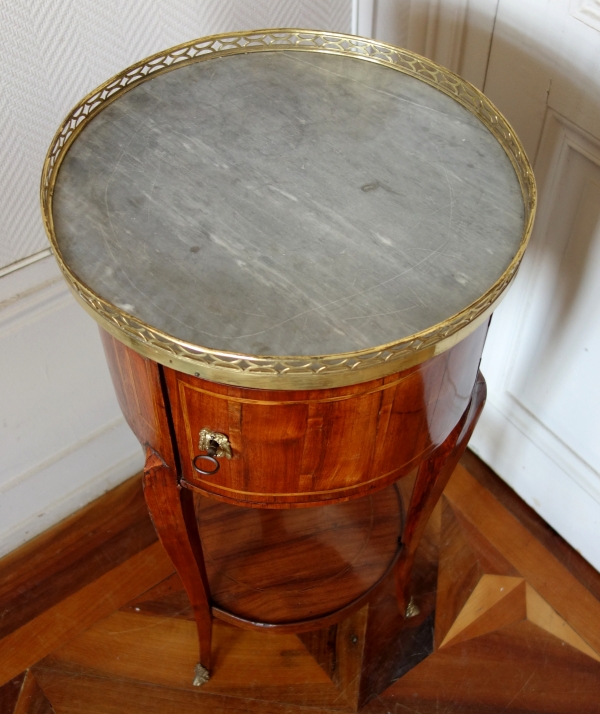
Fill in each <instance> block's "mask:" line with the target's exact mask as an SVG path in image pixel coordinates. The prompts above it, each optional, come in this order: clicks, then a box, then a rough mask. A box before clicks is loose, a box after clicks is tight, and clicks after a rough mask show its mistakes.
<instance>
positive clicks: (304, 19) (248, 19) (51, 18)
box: [0, 0, 351, 268]
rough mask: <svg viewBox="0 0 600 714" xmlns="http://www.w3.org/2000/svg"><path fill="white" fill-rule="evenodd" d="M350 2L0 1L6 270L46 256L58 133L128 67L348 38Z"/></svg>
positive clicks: (1, 209)
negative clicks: (201, 41) (300, 31)
mask: <svg viewBox="0 0 600 714" xmlns="http://www.w3.org/2000/svg"><path fill="white" fill-rule="evenodd" d="M350 23H351V0H320V1H318V2H316V1H314V0H312V1H311V0H254V1H253V2H247V0H120V1H118V2H117V0H102V2H94V0H78V2H72V1H71V0H23V1H22V2H9V1H8V0H0V64H1V65H2V74H1V78H0V83H1V96H2V103H1V104H0V136H1V138H2V141H0V268H1V267H3V266H6V265H9V264H11V263H13V262H16V261H18V260H21V259H22V258H25V257H27V256H28V255H31V254H32V253H36V252H37V251H40V250H43V249H44V248H45V247H46V239H45V237H44V233H43V230H42V225H41V221H40V219H39V208H38V185H39V177H40V173H41V167H42V162H43V160H44V155H45V152H46V150H47V148H48V145H49V143H50V140H51V139H52V136H53V134H54V132H55V130H56V129H57V127H58V124H59V123H60V121H61V120H62V118H63V117H64V116H65V114H66V113H67V112H68V110H69V109H70V108H71V106H73V105H74V104H75V103H76V102H77V101H78V100H79V99H80V98H81V97H82V96H84V95H85V94H87V93H88V92H89V91H91V90H92V89H94V87H96V86H97V85H98V84H100V83H101V82H103V81H104V80H106V79H108V78H109V77H111V76H112V75H113V74H115V73H117V72H118V71H119V70H121V69H123V68H124V67H126V66H128V65H130V64H132V63H133V62H136V61H138V60H140V59H142V58H144V57H146V56H148V55H150V54H152V53H154V52H158V51H159V50H162V49H165V48H167V47H171V46H172V45H175V44H179V43H181V42H185V41H186V40H190V39H193V38H195V37H200V36H202V35H207V34H212V33H217V32H228V31H230V30H245V29H248V30H249V29H257V28H262V27H284V26H285V27H310V28H313V29H324V30H338V31H341V32H349V31H350Z"/></svg>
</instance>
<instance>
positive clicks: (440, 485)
mask: <svg viewBox="0 0 600 714" xmlns="http://www.w3.org/2000/svg"><path fill="white" fill-rule="evenodd" d="M486 394H487V390H486V385H485V379H484V378H483V375H482V374H481V372H478V373H477V379H476V380H475V386H474V387H473V391H472V393H471V401H470V402H469V406H468V407H467V409H466V411H465V414H464V415H463V417H462V418H461V420H460V421H459V423H458V424H457V426H456V427H455V428H454V430H453V431H452V433H451V434H450V436H448V438H447V439H446V441H444V443H443V444H442V445H441V446H440V447H439V448H438V449H437V450H436V451H435V452H434V453H433V455H432V456H431V457H430V458H429V459H427V461H424V462H423V463H422V464H421V466H420V467H419V471H418V473H417V478H416V480H415V485H414V487H413V492H412V496H411V498H410V505H409V507H408V512H407V515H406V524H405V526H404V533H403V535H402V543H403V546H404V547H403V549H402V552H401V554H400V557H399V558H398V562H397V564H396V570H395V576H396V593H397V598H398V607H399V608H400V612H401V613H402V614H403V615H405V617H411V616H412V615H416V614H418V608H416V605H415V604H414V603H413V602H412V600H411V598H410V580H411V573H412V567H413V564H414V560H415V553H416V551H417V547H418V545H419V541H420V540H421V536H422V535H423V531H424V530H425V526H426V525H427V521H428V520H429V517H430V516H431V513H432V511H433V509H434V507H435V504H436V503H437V502H438V500H439V499H440V497H441V495H442V492H443V490H444V489H445V488H446V484H447V483H448V479H449V478H450V476H451V475H452V473H453V471H454V469H455V468H456V466H457V464H458V461H459V459H460V457H461V456H462V454H463V451H464V450H465V448H466V447H467V443H468V442H469V439H470V438H471V434H472V433H473V429H474V428H475V425H476V424H477V420H478V419H479V415H480V414H481V410H482V409H483V405H484V403H485V398H486Z"/></svg>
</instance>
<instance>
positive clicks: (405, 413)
mask: <svg viewBox="0 0 600 714" xmlns="http://www.w3.org/2000/svg"><path fill="white" fill-rule="evenodd" d="M486 333H487V323H486V324H484V325H482V326H481V327H479V328H478V329H477V330H475V331H474V332H473V333H472V334H470V335H469V336H468V337H466V338H465V339H464V340H462V341H461V342H460V343H458V344H457V345H455V346H454V347H453V348H451V349H450V350H447V351H446V352H443V353H442V354H439V355H437V356H436V357H434V358H432V359H430V360H428V361H426V362H423V363H421V364H419V365H416V366H414V367H411V368H409V369H406V370H404V371H402V372H400V373H397V374H393V375H389V376H387V377H384V378H381V379H377V380H373V381H369V382H366V383H363V384H358V385H353V386H350V387H339V388H335V389H320V390H303V391H289V390H286V391H284V390H262V389H261V390H258V389H248V388H240V387H232V386H226V385H222V384H216V383H212V382H207V381H205V380H202V379H200V378H197V377H192V376H189V375H186V374H183V373H181V372H176V371H174V370H171V369H169V368H167V367H163V366H161V365H159V364H157V363H156V362H153V361H151V360H148V359H146V358H144V357H142V356H140V355H139V354H138V353H136V352H135V351H133V350H131V349H130V348H128V347H126V346H125V345H123V344H122V343H120V342H119V341H117V340H115V339H114V338H113V337H111V336H110V335H109V334H108V333H106V332H103V331H101V334H102V339H103V343H104V347H105V351H106V355H107V359H108V363H109V367H110V371H111V376H112V379H113V382H114V385H115V388H116V392H117V396H118V399H119V404H120V406H121V409H122V411H123V413H124V415H125V417H126V419H127V421H128V423H129V425H130V427H131V429H132V430H133V432H134V433H135V435H136V437H137V438H138V439H139V441H140V443H141V444H142V445H143V447H144V448H145V451H146V465H145V470H144V493H145V497H146V502H147V505H148V508H149V511H150V514H151V516H152V519H153V522H154V524H155V527H156V530H157V532H158V535H159V537H160V539H161V541H162V543H163V545H164V546H165V549H166V551H167V553H168V554H169V557H170V558H171V560H172V561H173V564H174V565H175V567H176V569H177V571H178V573H179V575H180V577H181V579H182V581H183V584H184V586H185V588H186V591H187V593H188V596H189V598H190V601H191V603H192V606H193V608H194V613H195V618H196V624H197V629H198V636H199V645H200V665H199V669H198V670H197V674H199V678H198V679H197V682H198V683H199V684H200V683H201V682H202V680H203V679H205V678H208V673H209V671H210V649H211V630H212V618H213V617H214V616H216V617H219V618H221V619H223V620H226V621H229V622H232V623H234V624H236V625H239V626H241V627H248V628H255V629H268V630H269V631H275V632H277V631H279V632H290V631H292V632H298V633H301V632H308V631H313V630H317V629H322V628H326V627H329V626H331V625H333V624H334V623H337V622H340V621H342V620H343V619H344V618H348V617H349V616H350V615H352V613H355V612H357V611H358V610H359V609H360V608H361V607H362V606H363V605H364V604H365V603H366V602H368V601H369V599H370V598H372V597H373V596H374V594H375V593H376V591H377V589H378V588H379V586H380V585H381V583H382V582H383V581H384V579H385V578H384V576H383V575H381V576H380V577H378V578H377V579H376V580H375V581H374V582H372V583H371V584H370V587H367V588H366V589H365V590H364V591H363V592H361V593H360V594H358V596H356V593H355V596H354V597H352V598H351V599H350V601H348V602H346V603H344V604H343V605H342V606H340V603H339V587H338V588H336V586H335V583H334V584H333V585H331V586H330V591H329V592H328V591H327V587H325V589H324V590H323V600H324V602H323V607H322V608H321V612H320V613H319V614H318V615H317V616H316V617H306V616H304V617H300V618H297V617H294V616H293V612H287V613H286V612H280V613H278V617H277V618H276V619H275V621H265V619H264V618H263V619H260V618H258V617H252V616H251V615H250V616H249V615H248V614H245V615H243V616H240V614H239V613H237V612H236V611H235V598H234V607H233V608H232V609H231V610H228V609H225V608H223V607H222V606H220V605H219V604H218V603H215V602H214V600H213V597H212V596H211V585H210V582H209V578H208V576H207V568H206V564H205V553H203V546H202V543H201V539H200V535H199V530H198V523H197V516H196V509H195V507H194V497H193V494H194V492H199V493H201V494H203V495H204V496H209V497H211V498H213V499H217V500H219V501H221V502H225V503H228V504H234V505H237V506H243V507H250V508H254V509H256V508H258V509H286V510H289V509H292V508H299V507H301V508H306V507H310V506H326V505H331V504H335V503H342V502H347V501H350V500H354V499H360V498H365V497H369V495H370V494H377V493H378V492H380V491H382V489H385V488H386V487H390V485H391V484H393V483H394V482H396V481H398V480H399V479H403V478H404V477H406V476H408V475H409V474H411V473H413V474H414V472H415V469H417V471H416V478H415V479H414V486H412V489H411V493H410V496H409V499H408V501H407V507H406V509H405V510H406V513H405V514H404V516H402V514H399V518H400V520H402V524H403V525H402V530H401V531H398V532H401V536H400V537H399V538H398V543H397V545H396V544H393V547H392V551H393V553H392V556H391V558H390V557H389V553H388V556H387V557H388V560H389V564H388V567H387V570H386V573H385V575H387V573H388V572H389V571H390V570H392V569H393V571H394V573H393V576H394V578H395V581H396V593H397V601H398V607H399V611H400V613H401V614H402V616H406V614H407V609H408V614H409V615H410V607H409V604H410V596H411V593H410V580H411V569H412V565H413V562H414V555H415V552H416V549H417V545H418V543H419V540H420V538H421V535H422V533H423V530H424V528H425V525H426V523H427V520H428V518H429V516H430V514H431V512H432V510H433V508H434V506H435V504H436V502H437V501H438V499H439V497H440V496H441V493H442V491H443V489H444V487H445V485H446V483H447V480H448V478H449V477H450V475H451V473H452V471H453V470H454V468H455V466H456V464H457V462H458V460H459V458H460V456H461V454H462V452H463V451H464V449H465V447H466V445H467V442H468V440H469V438H470V435H471V433H472V431H473V429H474V427H475V424H476V422H477V419H478V417H479V413H480V411H481V409H482V407H483V403H484V401H485V391H486V390H485V382H484V380H483V377H482V376H481V373H480V372H479V362H480V358H481V352H482V349H483V344H484V341H485V335H486ZM204 427H208V428H210V429H211V430H213V431H218V432H221V433H224V434H226V435H227V436H228V438H229V440H230V443H231V447H232V452H233V458H232V459H231V460H226V459H224V458H223V459H220V470H219V471H218V472H217V473H216V474H215V475H213V476H200V474H198V473H196V472H195V470H194V469H193V467H192V460H193V458H194V457H195V456H196V455H197V454H198V453H200V451H199V449H198V444H197V440H198V433H199V431H200V430H201V429H202V428H204ZM380 499H381V497H380ZM400 510H401V509H400ZM283 529H284V530H285V527H284V526H283ZM284 530H282V533H283V532H284ZM278 557H281V555H280V556H278ZM283 557H285V555H284V556H283ZM290 557H293V558H295V559H298V557H299V555H298V551H297V550H295V551H294V552H293V554H292V553H290ZM300 557H301V556H300ZM306 557H310V556H309V554H307V556H306ZM305 565H306V563H305V564H304V566H305ZM273 567H277V564H276V563H273ZM334 591H336V593H335V594H336V597H337V600H336V605H335V606H332V607H331V608H328V605H327V603H328V598H330V597H332V593H333V592H334ZM333 600H335V598H333V599H332V600H331V602H333ZM275 610H276V609H275Z"/></svg>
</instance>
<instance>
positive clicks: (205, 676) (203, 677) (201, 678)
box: [192, 664, 210, 687]
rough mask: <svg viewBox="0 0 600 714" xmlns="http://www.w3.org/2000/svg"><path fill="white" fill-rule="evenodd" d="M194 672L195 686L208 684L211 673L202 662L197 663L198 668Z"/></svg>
mask: <svg viewBox="0 0 600 714" xmlns="http://www.w3.org/2000/svg"><path fill="white" fill-rule="evenodd" d="M194 674H195V676H194V681H193V682H192V684H193V685H194V687H201V686H202V685H203V684H206V683H207V682H208V680H209V679H210V674H209V673H208V670H207V669H206V667H203V666H202V665H201V664H197V665H196V670H195V673H194Z"/></svg>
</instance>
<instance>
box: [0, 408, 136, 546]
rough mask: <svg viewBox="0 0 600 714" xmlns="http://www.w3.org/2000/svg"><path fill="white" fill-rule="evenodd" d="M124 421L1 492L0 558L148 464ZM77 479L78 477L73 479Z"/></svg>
mask: <svg viewBox="0 0 600 714" xmlns="http://www.w3.org/2000/svg"><path fill="white" fill-rule="evenodd" d="M131 437H132V435H131V431H130V429H129V427H128V426H127V424H126V422H125V420H124V419H122V418H121V419H119V420H117V422H116V423H113V424H111V425H109V426H108V427H107V428H105V429H102V430H100V432H99V433H97V434H94V435H93V436H92V437H91V438H89V439H88V440H87V441H85V442H83V443H82V442H78V443H76V444H74V445H73V447H72V448H71V449H70V450H69V452H68V453H66V454H63V455H62V457H61V458H58V459H55V460H52V461H51V463H48V464H46V465H45V466H43V467H41V468H39V469H36V470H34V471H33V472H32V473H30V474H28V475H27V477H26V478H23V477H21V478H20V479H19V480H18V481H17V483H13V484H11V487H9V488H6V487H4V488H3V489H2V493H0V557H2V556H3V555H6V553H8V552H10V551H11V550H14V549H15V548H18V547H19V546H20V545H22V544H23V543H25V542H27V541H28V540H31V538H35V536H37V535H39V534H40V533H42V532H43V531H45V530H46V529H48V528H50V527H51V526H53V525H55V524H56V523H58V522H60V521H61V520H63V518H66V517H67V516H69V515H70V514H71V513H73V512H75V511H77V510H78V509H80V508H82V507H83V506H85V505H87V504H88V503H90V501H93V500H94V499H95V498H98V496H101V495H102V494H103V493H105V492H106V491H108V490H110V489H111V488H113V487H114V486H116V485H118V484H119V483H121V482H122V481H124V480H125V479H127V478H129V477H130V476H132V475H133V474H135V473H137V472H139V471H140V470H141V469H142V467H143V465H144V457H143V451H142V448H141V447H140V446H139V445H137V444H134V446H135V447H136V448H134V450H132V448H131V447H132V438H131ZM74 475H77V478H76V479H74V478H73V476H74Z"/></svg>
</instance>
